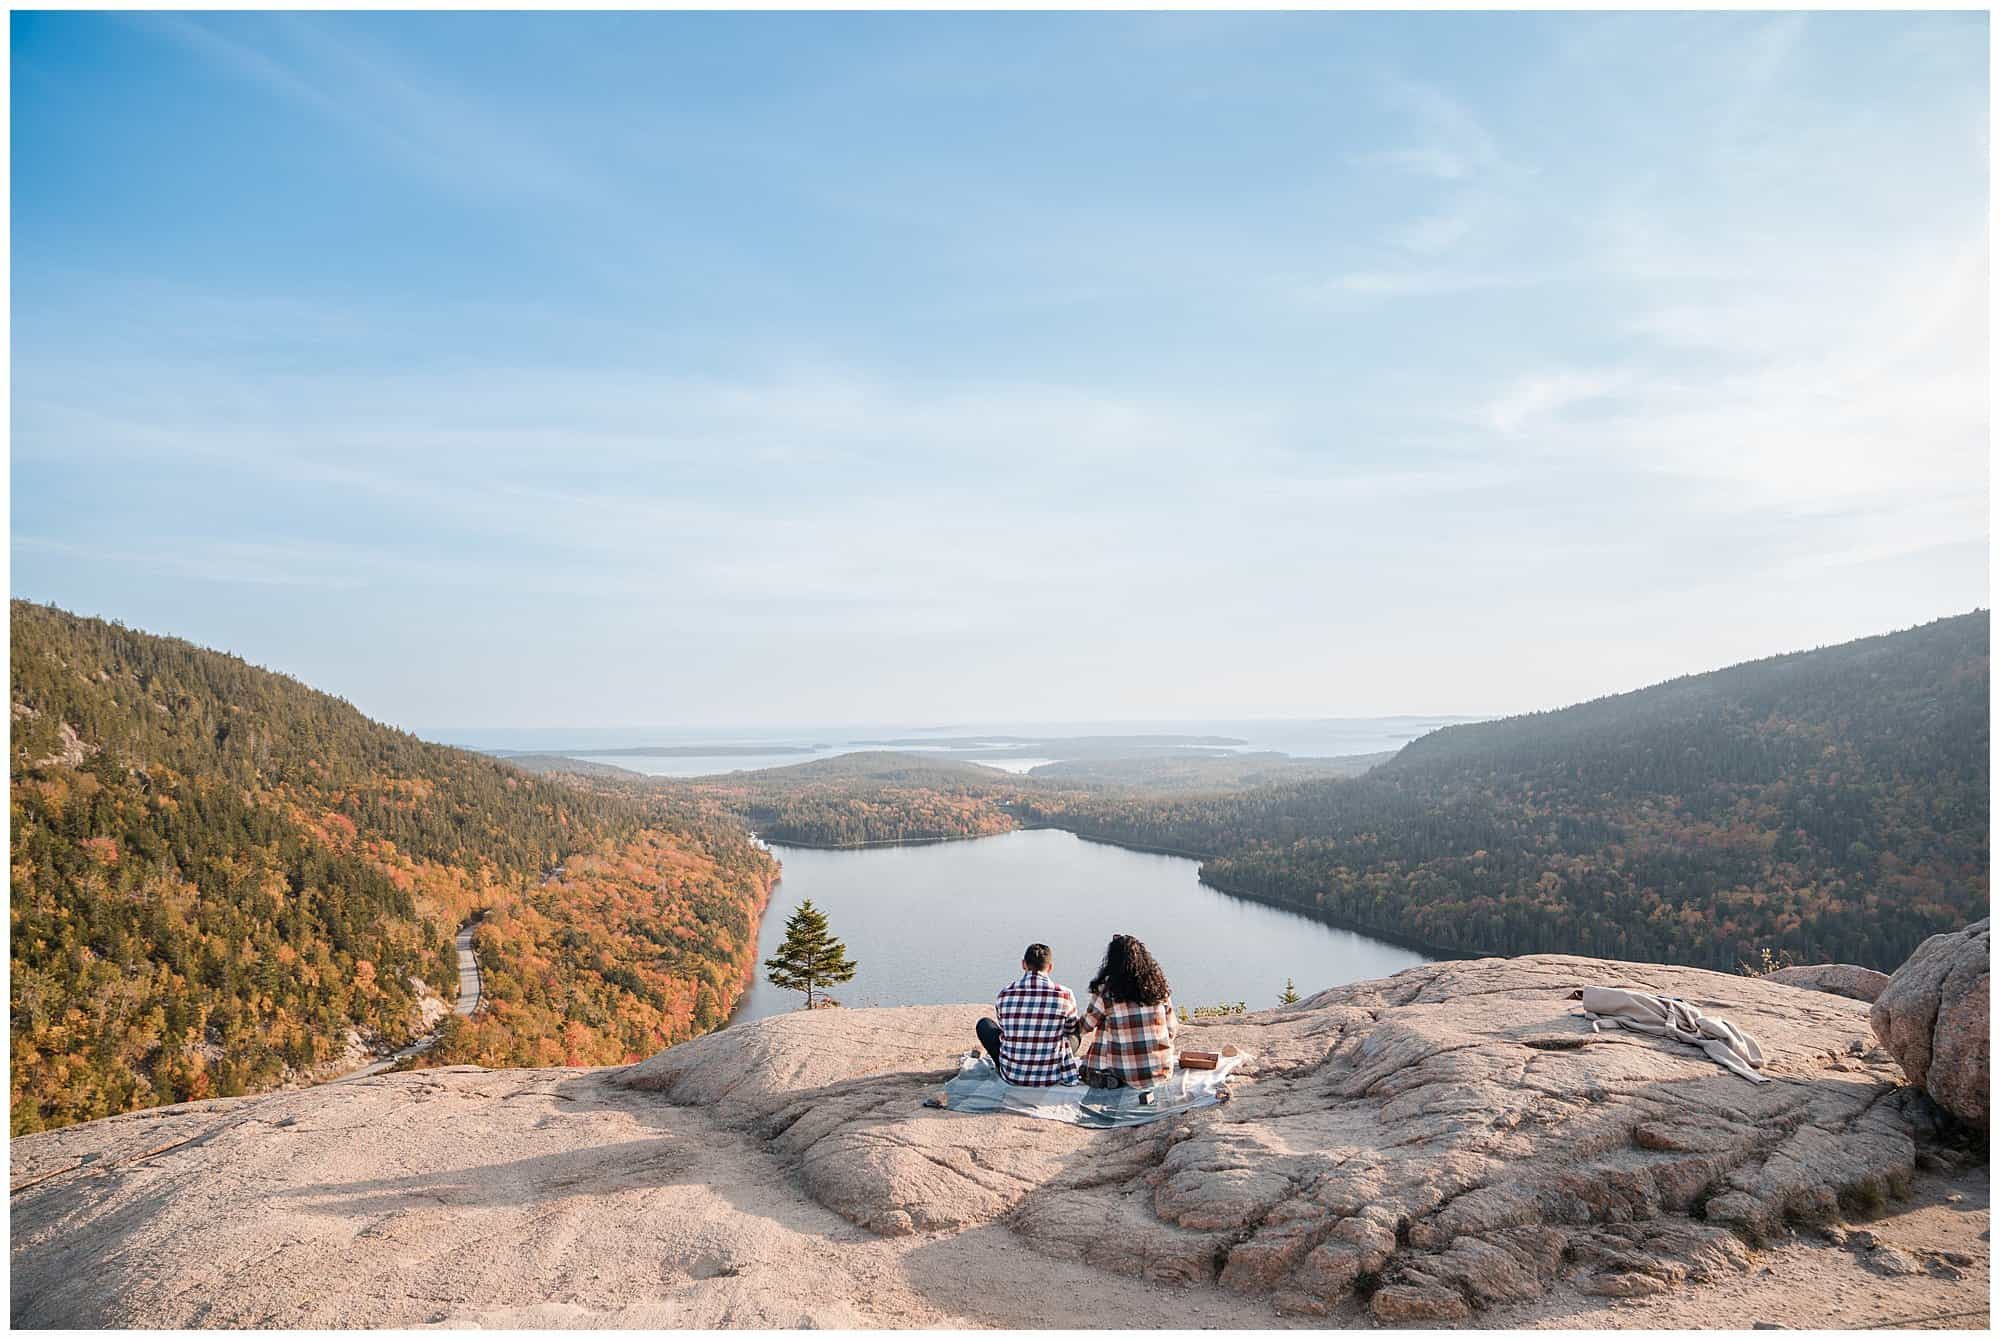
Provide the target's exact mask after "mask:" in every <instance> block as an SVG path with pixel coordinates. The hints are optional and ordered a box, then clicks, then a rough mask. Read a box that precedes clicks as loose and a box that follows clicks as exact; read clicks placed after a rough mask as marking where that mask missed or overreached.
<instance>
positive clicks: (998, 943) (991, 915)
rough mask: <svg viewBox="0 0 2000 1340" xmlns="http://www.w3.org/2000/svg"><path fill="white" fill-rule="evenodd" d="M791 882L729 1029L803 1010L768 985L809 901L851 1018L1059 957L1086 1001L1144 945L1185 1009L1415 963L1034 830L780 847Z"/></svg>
mask: <svg viewBox="0 0 2000 1340" xmlns="http://www.w3.org/2000/svg"><path fill="white" fill-rule="evenodd" d="M771 851H772V852H773V853H774V854H775V855H776V856H777V857H778V859H779V860H780V861H781V862H783V863H784V876H783V879H782V880H781V881H780V883H779V884H778V887H777V889H776V891H775V892H773V893H772V895H771V906H770V909H769V910H768V911H767V912H765V914H764V924H763V927H762V929H761V930H760V932H759V934H758V937H757V960H758V964H759V967H758V973H757V982H756V985H755V986H754V987H752V989H751V991H750V993H749V995H748V996H747V997H745V999H744V1002H743V1004H742V1005H741V1006H739V1007H738V1010H737V1014H736V1018H738V1019H761V1018H764V1017H765V1016H767V1015H772V1014H782V1013H783V1012H785V1011H786V1010H791V1009H796V1008H797V1007H798V1006H799V1004H800V1001H801V999H802V998H801V996H800V995H799V993H798V992H796V991H780V990H778V989H777V988H776V987H774V986H772V985H771V984H770V983H769V982H767V981H765V980H764V974H763V968H762V963H763V961H764V960H765V959H767V958H769V957H770V956H771V955H772V954H774V953H776V952H777V947H778V945H779V943H780V942H781V941H782V940H783V939H784V938H785V918H787V917H789V916H790V915H791V914H792V913H793V912H794V911H795V910H796V909H797V908H798V905H799V904H800V903H801V902H803V901H804V900H805V899H807V898H811V899H812V901H813V906H815V907H817V908H819V909H820V910H821V911H823V912H825V913H826V915H827V920H828V921H829V923H830V925H831V929H832V931H833V933H834V934H835V935H836V936H838V937H839V938H840V939H842V940H844V941H846V943H847V956H848V957H849V958H850V959H853V960H854V961H855V962H856V963H857V964H859V965H860V971H859V972H857V973H856V974H855V977H854V980H853V981H852V982H850V983H848V984H847V985H846V986H843V987H837V988H835V990H834V992H833V996H834V999H836V1000H838V1001H840V1002H841V1004H843V1005H853V1006H859V1005H943V1004H950V1003H953V1002H958V1001H990V1000H991V999H992V998H993V995H994V993H995V992H996V991H998V990H999V989H1000V988H1001V987H1002V986H1004V985H1005V984H1006V983H1008V982H1009V981H1012V980H1013V979H1014V978H1015V977H1018V976H1019V975H1020V971H1021V969H1020V962H1021V951H1022V950H1023V949H1025V948H1027V946H1028V945H1029V943H1030V942H1032V941H1036V940H1040V941H1043V942H1044V943H1046V944H1047V945H1048V946H1049V947H1050V948H1051V949H1053V950H1054V951H1055V958H1056V963H1055V977H1056V980H1057V981H1060V982H1062V983H1063V984H1064V985H1066V986H1068V987H1069V988H1070V990H1072V991H1074V992H1076V994H1077V998H1078V1002H1079V1003H1082V1002H1083V1001H1084V999H1085V998H1086V984H1087V983H1088V982H1089V981H1090V978H1091V977H1092V976H1093V975H1094V974H1095V973H1096V971H1097V963H1098V959H1099V958H1100V957H1101V956H1102V955H1103V953H1104V946H1105V943H1106V942H1107V941H1108V940H1110V938H1111V937H1112V936H1113V935H1114V934H1117V933H1120V932H1123V933H1125V934H1130V935H1136V936H1138V937H1139V938H1140V939H1141V940H1144V941H1145V942H1146V945H1147V947H1148V948H1150V949H1151V950H1152V951H1153V956H1154V957H1155V958H1157V959H1159V961H1160V966H1161V967H1163V968H1165V969H1166V973H1167V979H1168V980H1169V981H1170V982H1171V983H1172V984H1173V988H1174V1000H1175V1002H1176V1003H1177V1004H1181V1005H1186V1006H1189V1007H1193V1006H1196V1005H1210V1004H1218V1003H1223V1002H1230V1003H1233V1002H1235V1001H1239V1000H1240V1001H1244V1002H1246V1003H1247V1004H1248V1005H1249V1008H1251V1009H1253V1010H1255V1009H1263V1008H1266V1007H1268V1006H1271V1005H1275V1004H1277V1003H1278V993H1279V992H1280V991H1281V990H1283V989H1284V985H1285V979H1286V978H1288V977H1289V978H1291V979H1292V981H1293V982H1295V983H1296V984H1297V986H1298V989H1299V994H1301V995H1311V994H1312V993H1313V992H1315V991H1320V990H1323V989H1325V988H1326V987H1329V986H1338V985H1340V984H1342V983H1344V982H1354V981H1361V980H1364V979H1366V978H1370V977H1385V976H1387V975H1389V974H1390V973H1394V972H1400V971H1402V970H1403V969H1404V968H1408V967H1411V966H1413V965H1415V964H1418V963H1423V962H1427V961H1428V960H1427V959H1426V957H1425V956H1424V955H1422V954H1419V953H1416V952H1414V951H1412V950H1408V949H1404V948H1401V947H1399V946H1397V945H1392V944H1386V943H1384V942H1383V941H1380V940H1376V939H1373V938H1371V937H1369V936H1366V935H1362V934H1359V933H1357V932H1355V931H1347V930H1341V929H1339V928H1338V927H1335V926H1329V925H1327V924H1326V923H1324V922H1321V921H1315V920H1313V919H1312V918H1310V917H1304V916H1300V915H1299V914H1297V913H1295V912H1287V911H1285V910H1283V909H1282V908H1277V907H1272V906H1269V905H1267V904H1264V903H1256V902H1251V901H1249V900H1247V899H1243V898H1235V897H1232V896H1230V895H1229V894H1226V893H1222V892H1220V891H1218V890H1216V889H1211V888H1209V887H1208V886H1207V885H1205V884H1203V883H1201V881H1200V880H1199V879H1198V878H1197V877H1196V870H1197V869H1198V867H1197V865H1196V863H1195V862H1194V861H1190V860H1188V859H1186V858H1185V857H1180V856H1161V855H1156V854H1154V853H1151V852H1139V851H1128V850H1127V849H1125V848H1123V847H1113V846H1110V845H1108V844H1105V843H1101V842H1086V841H1084V840H1083V839H1082V838H1079V837H1077V836H1076V835H1075V834H1073V833H1065V832H1062V831H1060V830H1057V829H1049V828H1043V829H1032V830H1028V831H1024V832H1015V833H1005V834H1002V835H1000V836H998V837H989V838H976V839H972V840H970V841H963V842H938V843H931V844H928V845H924V846H911V847H869V848H863V849H858V850H847V851H819V850H814V849H812V848H807V847H787V846H782V845H779V844H777V843H772V844H771Z"/></svg>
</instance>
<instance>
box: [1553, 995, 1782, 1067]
mask: <svg viewBox="0 0 2000 1340" xmlns="http://www.w3.org/2000/svg"><path fill="white" fill-rule="evenodd" d="M1583 1013H1584V1017H1585V1018H1587V1019H1589V1020H1590V1031H1591V1032H1593V1033H1595V1032H1597V1031H1598V1028H1599V1026H1600V1025H1601V1024H1616V1025H1618V1026H1619V1027H1620V1028H1629V1029H1631V1030H1632V1031H1633V1032H1635V1033H1650V1034H1651V1035H1652V1036H1654V1037H1658V1038H1672V1039H1673V1040H1674V1041H1676V1042H1686V1043H1690V1044H1692V1045H1694V1046H1696V1047H1699V1048H1701V1049H1702V1050H1703V1051H1705V1052H1707V1053H1708V1054H1709V1057H1710V1058H1711V1059H1712V1060H1714V1061H1715V1063H1716V1064H1717V1065H1721V1066H1726V1067H1728V1068H1729V1069H1731V1070H1733V1071H1735V1072H1736V1073H1737V1074H1739V1075H1741V1076H1743V1078H1745V1079H1747V1080H1749V1081H1750V1082H1751V1083H1752V1084H1768V1083H1770V1082H1771V1077H1770V1076H1769V1075H1760V1074H1758V1073H1757V1072H1758V1071H1759V1070H1762V1069H1763V1068H1764V1049H1763V1048H1762V1047H1759V1046H1758V1045H1757V1039H1755V1038H1753V1037H1751V1036H1750V1035H1749V1034H1748V1033H1745V1032H1743V1031H1742V1030H1741V1029H1739V1028H1737V1027H1736V1025H1735V1024H1732V1023H1730V1022H1729V1021H1728V1020H1727V1019H1724V1018H1721V1017H1720V1016H1711V1015H1706V1014H1703V1013H1702V1012H1701V1011H1700V1010H1697V1009H1696V1008H1695V1007H1694V1006H1692V1005H1690V1004H1688V1003H1687V1002H1686V1001H1684V1000H1682V999H1681V998H1680V997H1679V996H1653V995H1648V994H1646V993H1645V992H1644V991H1627V990H1625V989H1623V988H1622V987H1615V986H1586V987H1585V988H1583Z"/></svg>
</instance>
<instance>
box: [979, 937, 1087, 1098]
mask: <svg viewBox="0 0 2000 1340" xmlns="http://www.w3.org/2000/svg"><path fill="white" fill-rule="evenodd" d="M1054 966H1055V955H1053V954H1051V953H1050V952H1049V947H1048V946H1047V945H1045V944H1032V945H1029V946H1028V950H1027V952H1026V953H1025V954H1023V955H1021V976H1020V977H1019V978H1018V979H1017V980H1015V981H1012V982H1009V983H1008V984H1007V985H1006V986H1003V987H1001V988H1000V996H999V999H998V1000H996V1001H995V1002H994V1003H993V1012H994V1013H995V1014H997V1015H999V1016H1000V1022H998V1023H997V1024H996V1023H995V1022H994V1021H993V1020H991V1019H981V1020H980V1021H979V1029H978V1031H979V1042H980V1045H981V1046H983V1047H985V1048H986V1051H987V1054H988V1055H990V1056H992V1058H993V1064H994V1066H995V1067H996V1068H998V1070H999V1071H1000V1078H1001V1079H1004V1080H1006V1081H1007V1082H1008V1083H1009V1084H1023V1085H1029V1086H1032V1087H1037V1088H1046V1087H1048V1086H1049V1085H1053V1084H1075V1083H1077V1082H1078V1081H1077V1073H1076V1053H1075V1052H1074V1051H1072V1050H1071V1049H1070V1038H1071V1037H1073V1036H1075V1034H1076V1032H1077V1029H1078V1027H1079V1024H1078V1020H1077V1015H1076V997H1075V996H1072V995H1071V994H1070V993H1069V988H1068V987H1066V986H1063V985H1062V984H1061V983H1059V982H1057V981H1055V980H1054V979H1053V978H1051V977H1050V976H1049V969H1050V968H1052V967H1054Z"/></svg>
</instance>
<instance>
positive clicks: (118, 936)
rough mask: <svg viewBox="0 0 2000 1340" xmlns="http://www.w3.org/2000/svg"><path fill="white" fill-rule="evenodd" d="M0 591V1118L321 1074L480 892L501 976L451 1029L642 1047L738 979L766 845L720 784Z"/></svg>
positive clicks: (381, 1033)
mask: <svg viewBox="0 0 2000 1340" xmlns="http://www.w3.org/2000/svg"><path fill="white" fill-rule="evenodd" d="M11 613H12V649H13V655H12V662H13V664H12V694H11V698H12V713H13V740H12V758H11V779H12V787H11V797H10V805H11V813H12V821H13V839H12V853H11V855H12V890H13V898H12V931H13V935H12V1010H13V1013H12V1036H13V1066H12V1075H11V1080H12V1104H11V1122H12V1128H13V1130H15V1131H16V1132H19V1131H26V1130H35V1129H40V1128H42V1127H45V1126H51V1125H60V1124H63V1123H67V1122H71V1121H77V1120H83V1119H86V1118H90V1117H96V1116H103V1115H106V1114H109V1113H113V1112H121V1111H126V1110H130V1109H132V1108H136V1107H144V1106H148V1105H151V1104H156V1103H166V1102H175V1101H180V1100H184V1099H189V1098H200V1097H206V1096H211V1095H225V1094H233V1093H243V1092H249V1091H253V1090H258V1089H263V1088H268V1087H271V1086H273V1085H276V1084H280V1083H283V1082H286V1081H287V1080H290V1079H294V1078H298V1077H303V1076H310V1075H314V1074H318V1073H322V1072H323V1071H324V1070H325V1069H326V1067H327V1066H329V1065H330V1064H333V1063H335V1062H336V1061H337V1059H338V1058H340V1057H341V1056H342V1054H343V1052H344V1051H346V1050H347V1048H348V1043H349V1038H350V1032H352V1033H353V1034H355V1035H358V1037H359V1039H360V1040H361V1041H363V1042H365V1043H368V1044H370V1045H375V1046H385V1047H386V1046H394V1045H397V1044H400V1043H402V1042H405V1041H407V1040H409V1038H410V1037H411V1036H412V1033H413V1030H414V1029H415V1028H416V1027H417V1023H418V1018H419V1015H418V1011H417V1008H416V997H417V994H418V990H419V988H418V985H417V983H418V982H425V983H428V984H429V985H430V987H431V988H433V989H435V990H436V991H437V992H438V993H439V994H441V995H443V996H444V997H446V998H447V999H449V998H450V996H451V994H452V993H453V992H454V991H455V989H456V970H455V967H454V965H453V961H452V957H451V953H450V938H451V935H452V932H453V930H454V928H455V927H456V926H457V925H458V924H459V923H460V922H461V921H462V920H464V919H465V918H466V917H467V916H468V915H469V914H470V913H472V912H473V911H474V910H476V909H477V910H487V911H489V912H490V915H489V917H488V918H487V920H486V921H485V922H484V923H482V925H481V927H480V929H479V932H478V944H479V952H480V956H481V962H482V965H484V966H485V967H486V969H487V972H488V974H489V983H490V984H491V985H490V986H489V991H490V992H491V994H492V995H493V997H494V999H493V1002H492V1008H491V1010H490V1011H488V1012H486V1013H485V1014H483V1016H482V1018H481V1020H480V1021H479V1023H478V1027H477V1032H478V1033H479V1034H480V1037H479V1038H477V1039H467V1040H465V1042H464V1043H463V1044H462V1045H463V1046H466V1047H469V1048H472V1049H473V1050H476V1051H478V1052H479V1053H480V1054H482V1055H484V1054H494V1053H495V1052H497V1051H499V1050H501V1041H500V1039H503V1038H504V1039H505V1046H506V1047H509V1048H513V1049H515V1052H519V1053H523V1054H525V1053H529V1052H531V1053H532V1054H534V1055H538V1056H539V1055H546V1054H548V1053H549V1051H550V1049H551V1048H552V1047H553V1048H556V1049H559V1050H561V1051H562V1052H563V1053H564V1054H570V1053H584V1054H588V1055H589V1056H591V1057H592V1058H604V1057H607V1056H609V1055H610V1054H611V1053H612V1052H617V1051H619V1049H620V1048H627V1049H628V1050H629V1049H631V1048H628V1047H627V1044H633V1043H636V1049H638V1050H648V1049H652V1048H654V1047H657V1046H659V1045H664V1042H662V1041H659V1040H660V1039H665V1040H666V1041H673V1040H678V1039H679V1038H682V1037H687V1036H691V1035H692V1034H693V1033H695V1032H697V1031H700V1030H701V1029H702V1028H704V1027H706V1026H709V1025H712V1024H713V1023H714V1022H716V1021H717V1020H718V1019H719V1018H720V1017H724V1016H725V1015H726V1012H727V1010H728V1008H729V1006H730V1004H731V1003H733V1000H734V997H735V994H736V993H737V991H739V990H740V989H741V986H742V984H743V982H744V981H745V979H746V975H747V972H748V970H749V966H750V961H751V959H752V958H753V957H754V953H755V944H754V937H753V936H752V935H751V934H750V927H751V926H752V925H754V918H755V915H756V912H757V909H758V908H759V907H760V906H761V905H762V902H763V900H764V898H765V897H766V896H767V895H768V892H769V886H770V881H771V878H772V875H773V867H772V865H771V862H770V861H769V858H768V857H766V856H764V855H763V853H761V852H759V851H758V850H757V849H756V848H755V847H754V846H753V845H752V844H750V843H749V842H748V840H747V839H746V838H745V837H744V835H743V834H742V833H741V832H740V830H739V829H738V828H737V827H736V826H735V825H734V824H732V823H730V822H728V821H727V820H726V819H725V818H724V817H723V816H721V815H720V814H719V813H718V812H714V811H713V810H712V808H711V810H709V811H700V810H696V809H690V808H688V807H687V806H685V805H683V806H681V807H680V808H679V809H678V810H674V809H673V808H672V807H671V806H670V804H669V802H668V801H666V800H665V799H645V798H642V797H639V796H636V795H626V794H617V793H612V792H608V791H603V790H586V789H580V788H579V787H578V786H577V785H574V784H571V783H569V782H566V781H563V780H559V779H555V778H542V777H535V776H530V775H527V774H525V773H523V772H521V771H519V770H517V769H515V768H512V767H509V766H507V765H505V764H503V763H500V762H497V761H495V760H493V759H489V758H485V757H483V756H480V755H477V754H471V753H466V752H463V751H460V750H456V749H449V748H445V747H443V746H439V745H432V744H427V743H425V742H423V741H421V740H419V739H417V738H416V737H414V736H412V735H408V734H405V733H403V732H400V731H396V730H392V729H389V728H387V727H384V726H381V725H378V724H376V723H374V722H371V721H369V720H368V719H367V718H365V717H363V716H362V715H361V714H360V713H359V712H357V711H356V710H355V709H354V708H352V707H351V706H349V705H348V704H346V703H345V702H342V701H340V700H339V699H336V698H333V697H330V696H328V695H326V694H323V693H318V692H315V691H313V690H312V689H309V688H307V687H306V686H304V685H302V684H300V683H298V682H297V681H295V680H292V679H289V678H287V677H285V676H282V675H277V674H272V673H270V672H268V671H264V670H260V669H258V668H256V667H254V666H251V665H249V664H247V663H245V662H243V661H241V660H239V659H237V658H235V657H233V656H227V655H223V654H220V653H217V652H213V651H207V650H204V649H202V648H199V647H195V646H193V645H191V644H189V643H186V642H182V641H179V640H176V639H170V638H162V637H154V636H150V635H147V634H144V633H139V632H135V631H133V630H130V629H127V628H124V627H121V626H119V625H117V624H112V623H106V622H104V621H101V620H96V619H84V618H78V617H75V616H73V615H70V614H66V613H64V612H62V611H59V610H55V609H51V608H47V607H44V606H37V605H31V604H27V603H25V602H20V601H16V602H14V603H13V605H12V611H11ZM558 871H561V872H563V873H562V874H561V875H560V876H558V875H557V873H556V872H558ZM558 894H561V895H563V896H562V897H558ZM551 902H561V903H563V904H564V906H563V907H561V908H560V909H558V910H556V911H553V912H551V911H550V910H548V907H547V905H548V904H549V903H551ZM639 923H644V929H643V930H641V929H640V928H639ZM663 928H664V929H663ZM565 936H567V937H568V939H569V940H570V941H577V940H590V941H593V942H595V944H596V948H595V949H594V950H593V952H592V953H590V954H587V955H578V954H576V953H574V952H570V953H567V954H566V953H565V952H564V939H563V938H564V937H565ZM661 937H665V938H664V939H662V938H661ZM640 940H645V941H646V944H647V946H648V947H647V948H646V949H645V950H644V951H641V950H639V949H638V948H637V945H638V942H639V941H640ZM545 959H546V960H547V963H546V964H545V963H544V960H545ZM551 965H552V966H551ZM510 980H517V981H519V982H522V983H530V982H531V983H532V987H530V986H527V985H523V986H522V987H521V988H520V989H519V990H517V991H511V992H510V991H507V990H504V989H501V988H502V987H504V986H505V984H506V983H508V982H509V981H510ZM510 1054H514V1053H510ZM622 1054H623V1053H622V1052H620V1055H621V1056H622Z"/></svg>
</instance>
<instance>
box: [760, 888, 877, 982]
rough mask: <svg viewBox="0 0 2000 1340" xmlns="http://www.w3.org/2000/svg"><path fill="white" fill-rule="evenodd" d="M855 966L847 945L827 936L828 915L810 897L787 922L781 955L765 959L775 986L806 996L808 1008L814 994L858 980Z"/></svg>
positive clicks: (780, 947)
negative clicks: (848, 954) (813, 903)
mask: <svg viewBox="0 0 2000 1340" xmlns="http://www.w3.org/2000/svg"><path fill="white" fill-rule="evenodd" d="M854 966H855V965H854V963H853V961H852V960H851V959H849V958H848V957H847V946H846V945H844V944H842V943H841V942H840V941H838V940H836V939H834V938H833V936H831V935H829V934H828V933H827V929H826V913H824V912H822V911H820V910H819V909H818V908H817V907H814V906H813V905H812V899H810V898H808V899H806V900H805V901H804V902H802V903H800V904H799V910H798V911H796V912H794V913H792V915H791V916H790V917H788V918H787V919H786V921H785V942H784V943H783V944H781V945H779V946H778V952H777V955H776V956H775V957H773V958H767V959H765V960H764V967H765V968H766V969H768V970H769V978H770V982H771V985H772V986H775V987H777V988H779V989H780V990H783V991H803V992H805V993H806V1004H805V1007H806V1008H807V1009H811V1008H812V1007H813V993H814V992H815V991H817V990H819V989H821V988H823V987H829V986H838V985H840V984H841V983H842V982H851V981H853V980H854Z"/></svg>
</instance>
